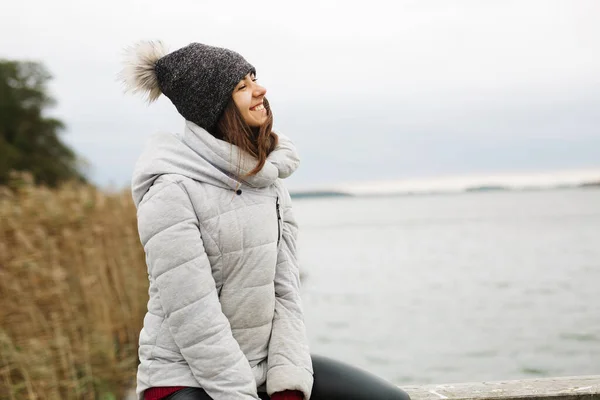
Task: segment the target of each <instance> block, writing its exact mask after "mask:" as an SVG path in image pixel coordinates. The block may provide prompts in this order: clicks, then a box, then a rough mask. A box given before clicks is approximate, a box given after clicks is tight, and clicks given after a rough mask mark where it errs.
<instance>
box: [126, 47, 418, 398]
mask: <svg viewBox="0 0 600 400" xmlns="http://www.w3.org/2000/svg"><path fill="white" fill-rule="evenodd" d="M130 55H131V58H130V60H129V62H128V64H127V65H126V68H125V70H124V72H123V78H124V79H125V83H126V86H127V88H128V89H129V90H131V91H134V92H136V91H142V92H145V93H146V94H147V95H148V98H149V100H150V101H152V100H155V99H156V98H158V97H159V96H160V95H161V94H164V95H165V96H167V97H168V98H169V99H170V100H171V101H172V102H173V104H174V105H175V107H176V108H177V110H178V111H179V113H180V114H181V115H182V116H183V117H184V118H185V119H186V129H185V131H184V132H183V135H172V134H157V135H155V136H153V137H152V139H151V140H150V141H149V143H148V146H147V148H146V150H145V151H144V152H143V153H142V155H141V156H140V158H139V160H138V162H137V164H136V167H135V170H134V175H133V179H132V193H133V199H134V203H135V205H136V207H137V217H138V230H139V235H140V240H141V242H142V244H143V246H144V250H145V252H146V263H147V267H148V277H149V280H150V289H149V294H150V300H149V302H148V312H147V314H146V317H145V318H144V325H143V328H142V331H141V333H140V339H139V343H140V348H139V358H140V364H139V367H138V373H137V389H136V392H137V395H138V398H139V399H140V400H141V399H145V400H159V399H169V400H176V399H177V400H210V399H215V400H218V399H240V400H258V399H263V400H264V399H269V398H270V399H272V400H302V399H304V400H308V399H313V400H325V399H327V400H336V399H344V400H348V399H356V400H361V399H365V400H366V399H373V398H379V399H389V400H408V395H406V393H405V392H403V391H402V390H400V389H398V388H396V387H395V386H393V385H391V384H389V383H387V382H385V381H383V380H381V379H379V378H376V377H374V376H372V375H370V374H368V373H366V372H363V371H360V370H358V369H355V368H352V367H350V366H347V365H344V364H342V363H338V362H335V361H333V360H329V359H326V358H323V357H318V356H311V354H310V351H309V345H308V339H307V336H306V329H305V326H304V316H303V310H302V301H301V298H300V276H299V275H300V273H299V265H298V259H297V251H296V240H297V235H298V224H297V222H296V219H295V218H294V213H293V212H292V204H291V198H290V195H289V193H288V191H287V189H286V188H285V186H284V184H283V181H282V180H283V179H285V178H287V177H288V176H290V175H291V174H292V173H294V171H295V170H296V169H297V168H298V165H299V162H300V161H299V158H298V154H297V152H296V148H295V146H294V144H293V143H292V142H291V141H290V139H288V138H287V137H285V136H283V135H276V134H275V133H274V132H273V131H272V129H271V128H272V125H273V116H272V114H271V110H270V107H269V103H268V101H267V99H266V98H265V94H266V92H267V91H266V89H265V88H263V87H262V86H260V85H259V84H258V83H257V81H256V70H255V69H254V67H253V66H252V65H250V64H249V63H248V62H247V61H246V60H245V59H244V58H243V57H242V56H241V55H239V54H238V53H236V52H234V51H231V50H228V49H222V48H218V47H212V46H207V45H204V44H200V43H192V44H190V45H188V46H186V47H184V48H182V49H179V50H176V51H174V52H172V53H169V54H165V52H164V50H163V48H162V46H159V45H157V44H155V43H142V44H140V45H137V46H135V47H133V48H132V49H131V51H130ZM232 193H233V194H232ZM313 376H314V379H313Z"/></svg>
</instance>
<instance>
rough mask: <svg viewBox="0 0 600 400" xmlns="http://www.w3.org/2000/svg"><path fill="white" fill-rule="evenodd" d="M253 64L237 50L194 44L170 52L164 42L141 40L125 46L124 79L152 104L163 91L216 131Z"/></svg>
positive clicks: (189, 116) (183, 112)
mask: <svg viewBox="0 0 600 400" xmlns="http://www.w3.org/2000/svg"><path fill="white" fill-rule="evenodd" d="M250 72H252V73H256V70H255V69H254V67H253V66H252V65H251V64H250V63H248V61H246V60H245V59H244V58H243V57H242V56H241V55H240V54H238V53H236V52H235V51H232V50H229V49H225V48H221V47H213V46H208V45H205V44H202V43H191V44H189V45H187V46H185V47H183V48H181V49H179V50H176V51H174V52H172V53H168V54H167V51H166V49H165V46H164V45H163V44H162V43H161V42H139V43H137V44H135V45H134V46H132V47H130V48H128V49H127V50H126V57H125V66H124V68H123V71H122V72H121V80H122V81H123V83H124V85H125V89H126V91H127V92H133V93H144V94H145V95H146V97H147V99H148V101H149V102H153V101H154V100H156V99H157V98H158V97H159V96H160V95H161V93H162V94H164V95H165V96H167V97H168V98H169V99H170V100H171V102H172V103H173V104H174V105H175V107H176V108H177V111H179V113H180V114H181V115H182V116H183V117H184V118H185V119H187V120H189V121H192V122H193V123H195V124H196V125H198V126H201V127H202V128H204V129H206V130H208V131H212V130H213V128H214V127H215V125H216V124H217V121H218V120H219V118H220V117H221V114H223V111H224V110H225V107H226V106H227V103H228V102H229V101H230V100H231V94H232V92H233V89H234V88H235V86H236V85H237V84H238V82H239V81H240V80H241V79H243V78H244V77H245V76H246V75H247V74H248V73H250Z"/></svg>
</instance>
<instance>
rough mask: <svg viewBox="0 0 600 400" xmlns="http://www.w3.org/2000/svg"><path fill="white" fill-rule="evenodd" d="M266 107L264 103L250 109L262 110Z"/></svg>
mask: <svg viewBox="0 0 600 400" xmlns="http://www.w3.org/2000/svg"><path fill="white" fill-rule="evenodd" d="M264 109H265V106H264V105H263V103H260V104H257V105H255V106H254V107H252V108H250V111H262V110H264Z"/></svg>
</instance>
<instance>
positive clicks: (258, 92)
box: [253, 84, 267, 97]
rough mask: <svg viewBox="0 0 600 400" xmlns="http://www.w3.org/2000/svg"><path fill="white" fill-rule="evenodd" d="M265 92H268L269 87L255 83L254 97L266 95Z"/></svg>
mask: <svg viewBox="0 0 600 400" xmlns="http://www.w3.org/2000/svg"><path fill="white" fill-rule="evenodd" d="M265 94H267V89H265V88H264V87H262V86H260V85H259V84H255V85H254V92H253V95H254V97H261V96H264V95H265Z"/></svg>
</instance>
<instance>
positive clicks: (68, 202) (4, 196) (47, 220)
mask: <svg viewBox="0 0 600 400" xmlns="http://www.w3.org/2000/svg"><path fill="white" fill-rule="evenodd" d="M147 288H148V286H147V275H146V266H145V261H144V252H143V249H142V248H141V245H140V242H139V239H138V234H137V227H136V214H135V208H134V206H133V203H132V201H131V197H130V194H129V192H128V191H124V192H122V193H118V194H113V195H109V194H105V193H102V192H100V191H99V190H97V189H95V188H94V187H91V186H83V185H65V186H63V187H61V188H58V189H53V190H51V189H48V188H43V187H36V186H34V185H33V184H31V182H30V181H29V180H28V179H27V177H26V176H20V177H18V179H15V180H14V181H13V182H12V183H11V187H0V299H1V303H0V399H107V400H108V399H120V398H122V396H123V393H124V390H125V388H126V387H127V386H129V385H131V383H132V382H133V381H134V377H135V372H136V366H137V341H138V334H139V330H140V326H141V323H142V318H143V315H144V312H145V309H146V301H147Z"/></svg>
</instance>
